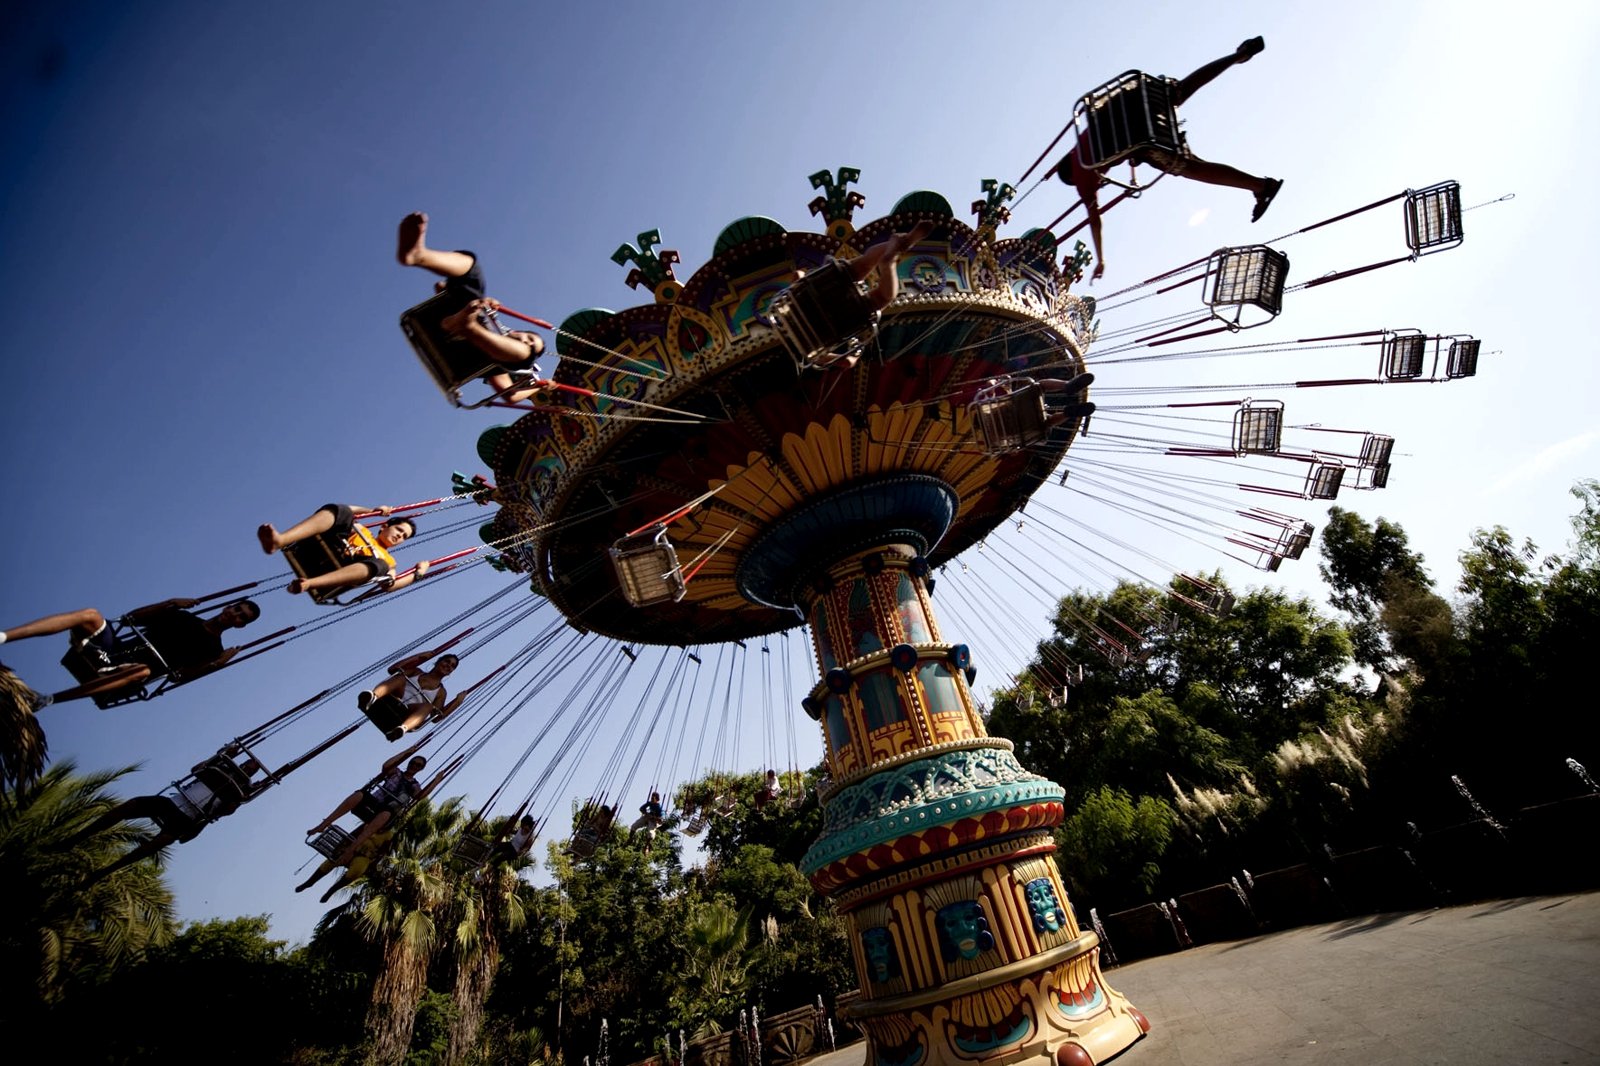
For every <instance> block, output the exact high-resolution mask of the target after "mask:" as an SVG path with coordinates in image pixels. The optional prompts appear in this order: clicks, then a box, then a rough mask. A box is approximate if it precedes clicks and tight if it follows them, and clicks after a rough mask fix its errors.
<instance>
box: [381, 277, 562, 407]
mask: <svg viewBox="0 0 1600 1066" xmlns="http://www.w3.org/2000/svg"><path fill="white" fill-rule="evenodd" d="M466 305H467V301H466V299H465V298H464V297H463V295H462V294H461V293H457V292H448V291H446V292H441V293H436V294H434V295H433V296H431V297H429V298H428V299H426V300H424V301H422V302H421V303H419V304H417V306H415V307H413V308H410V309H408V310H407V311H405V312H404V313H403V314H401V316H400V329H401V331H402V332H403V333H405V335H406V340H408V341H410V342H411V349H412V351H414V352H416V353H417V358H418V359H420V360H421V361H422V366H423V369H424V370H426V371H427V372H428V376H429V377H431V378H433V383H434V384H435V385H437V386H439V391H441V392H443V393H444V395H445V398H446V399H448V400H449V401H450V402H451V404H453V405H454V406H456V407H460V408H463V409H471V408H475V407H482V406H483V405H484V404H486V403H489V402H490V401H492V400H493V399H494V397H493V396H490V397H488V398H487V399H483V400H479V401H478V402H477V403H470V404H469V403H463V402H462V401H461V390H462V389H463V388H464V387H466V386H467V385H469V384H471V383H472V382H474V381H477V380H479V379H480V378H482V377H483V376H484V375H485V374H491V373H511V372H512V371H511V370H510V369H509V368H508V367H506V366H505V365H503V364H501V363H497V362H495V361H494V360H493V359H490V358H489V356H488V355H487V354H486V353H485V352H484V351H483V350H482V349H481V348H479V347H478V346H477V345H475V344H473V343H472V342H471V341H469V340H467V339H466V338H464V337H459V336H457V335H455V334H453V333H448V332H446V331H445V329H444V328H443V327H442V326H441V325H440V323H441V322H443V321H444V320H445V319H446V318H449V317H450V316H451V315H453V314H455V313H457V312H458V311H460V310H461V309H462V308H463V307H465V306H466ZM487 318H488V321H489V323H490V325H491V326H492V327H493V328H494V329H496V330H499V331H500V332H502V333H504V332H505V331H504V330H503V329H501V328H500V320H499V318H498V317H496V316H494V315H489V316H487ZM535 373H537V368H535Z"/></svg>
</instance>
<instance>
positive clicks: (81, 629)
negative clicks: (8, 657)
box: [0, 607, 106, 643]
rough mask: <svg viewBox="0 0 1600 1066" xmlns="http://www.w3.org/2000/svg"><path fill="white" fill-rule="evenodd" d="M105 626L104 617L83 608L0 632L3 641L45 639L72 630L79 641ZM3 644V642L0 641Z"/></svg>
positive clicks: (90, 609) (89, 608) (93, 610)
mask: <svg viewBox="0 0 1600 1066" xmlns="http://www.w3.org/2000/svg"><path fill="white" fill-rule="evenodd" d="M105 624H106V618H105V615H103V614H101V613H100V612H99V611H97V610H95V609H94V608H93V607H85V608H84V609H83V610H81V611H67V612H65V613H63V614H51V615H46V616H45V617H43V618H40V619H36V620H35V621H32V622H24V623H23V624H22V625H20V626H14V627H13V628H11V629H6V630H0V632H3V633H4V634H5V640H6V641H11V640H27V639H28V638H29V637H46V636H49V635H50V634H52V633H65V632H66V631H67V630H69V629H70V630H72V635H73V636H74V637H76V638H77V639H79V640H88V639H89V638H90V637H92V636H94V635H95V634H96V633H98V632H100V630H101V629H102V628H104V626H105ZM0 643H3V641H0Z"/></svg>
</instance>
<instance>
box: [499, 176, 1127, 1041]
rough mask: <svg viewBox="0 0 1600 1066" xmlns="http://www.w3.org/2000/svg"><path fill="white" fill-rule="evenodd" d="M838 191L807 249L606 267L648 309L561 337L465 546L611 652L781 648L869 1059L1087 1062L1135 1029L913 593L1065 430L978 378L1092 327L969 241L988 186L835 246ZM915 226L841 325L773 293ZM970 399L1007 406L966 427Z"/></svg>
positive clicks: (1050, 251)
mask: <svg viewBox="0 0 1600 1066" xmlns="http://www.w3.org/2000/svg"><path fill="white" fill-rule="evenodd" d="M855 176H856V175H855V174H854V172H852V171H849V170H841V171H840V172H839V174H838V175H837V176H836V177H835V176H833V175H829V174H828V173H826V172H822V173H819V174H817V175H813V177H812V183H813V186H814V187H816V188H819V189H823V190H824V194H823V195H821V196H818V197H817V199H816V200H815V201H813V203H812V210H813V213H816V214H821V215H822V216H823V219H824V221H825V222H826V227H825V230H824V232H821V233H797V232H788V231H786V230H785V229H784V228H783V227H782V226H780V225H779V224H778V223H776V222H774V221H772V220H770V219H765V218H744V219H740V220H738V221H736V222H734V223H733V224H732V225H730V226H729V227H728V228H727V229H726V230H724V231H723V233H722V234H721V236H720V237H719V238H718V240H717V242H716V247H715V251H714V254H713V256H712V258H711V259H710V261H709V262H707V263H706V264H705V265H704V266H703V267H701V268H700V269H699V270H698V271H696V272H695V273H694V275H693V277H691V278H689V279H688V280H687V281H683V282H679V281H678V280H677V278H676V277H675V276H674V274H673V270H672V263H673V262H676V259H677V256H676V253H673V252H659V253H657V252H654V251H653V246H654V245H655V244H656V243H657V242H658V240H659V238H658V236H657V235H656V234H655V233H653V232H652V233H648V234H642V235H641V237H640V244H641V245H642V246H643V247H642V249H635V248H633V247H632V246H624V247H623V248H622V249H619V250H618V253H617V256H616V257H614V258H616V259H617V260H618V262H619V263H626V262H629V261H631V262H633V263H634V264H636V265H635V267H634V269H633V271H632V273H630V275H629V278H628V280H629V282H630V284H633V285H638V284H640V283H643V284H645V285H647V286H648V287H649V288H651V289H652V290H653V292H654V294H655V302H654V303H651V304H646V305H644V306H639V307H634V308H630V309H628V310H624V311H620V312H611V311H606V310H600V309H589V310H583V311H579V312H577V313H576V314H574V315H572V316H570V317H569V318H568V319H567V320H566V321H565V322H564V323H562V326H561V331H560V333H559V335H558V344H557V347H558V350H559V351H560V352H561V353H562V354H563V355H564V356H567V357H569V358H563V360H562V361H561V364H560V366H559V368H558V371H557V374H556V380H557V381H558V382H560V383H563V384H566V385H570V386H574V387H575V388H574V389H572V390H571V391H568V392H566V393H565V394H564V395H565V396H567V397H570V399H571V405H570V406H569V407H565V408H562V409H559V410H550V409H546V410H540V411H535V412H532V413H529V414H527V415H525V416H524V417H522V418H521V419H520V420H519V421H517V422H516V423H514V424H512V425H510V426H502V427H496V428H494V429H492V430H490V431H489V432H487V433H485V434H484V436H483V438H482V439H481V440H480V442H479V451H480V453H481V454H482V456H483V458H484V459H485V461H486V462H488V463H489V464H490V465H491V466H492V467H493V469H494V472H495V481H496V483H497V485H498V486H499V490H498V493H497V498H498V499H499V501H500V503H501V510H500V512H499V514H498V515H497V516H496V518H495V519H494V521H493V522H491V523H490V524H489V525H488V526H486V527H485V528H484V530H483V536H484V537H485V539H486V540H491V541H494V542H496V543H498V544H505V543H507V538H516V546H515V547H511V548H503V549H502V552H503V554H504V556H505V557H506V561H507V562H508V563H509V564H510V565H512V566H514V567H516V568H519V569H522V570H524V571H525V572H527V573H529V574H530V575H531V576H532V580H533V583H534V586H535V588H536V589H537V590H538V591H539V592H541V593H542V594H544V595H545V596H547V597H548V598H549V599H550V601H551V602H552V603H554V604H555V605H556V606H558V607H559V608H560V609H561V610H562V611H563V612H564V613H565V614H566V615H567V617H568V619H569V620H570V621H571V623H572V624H573V625H575V626H578V627H581V628H583V629H585V630H591V631H595V632H599V633H604V634H608V635H611V636H614V637H616V638H618V639H620V640H625V641H629V642H644V643H655V644H688V643H714V642H718V641H729V640H739V639H744V638H748V637H756V636H760V635H763V634H767V633H773V632H777V631H781V630H785V629H789V628H792V627H795V626H799V625H802V624H807V625H809V627H810V631H811V635H812V638H813V641H814V644H815V649H816V655H817V666H818V673H819V680H818V682H817V684H816V685H815V687H814V688H813V689H812V691H811V692H810V694H809V695H807V696H806V697H805V699H804V701H803V702H804V706H805V709H806V710H807V712H808V713H809V714H810V715H811V716H812V717H813V718H815V719H817V720H818V722H819V723H820V726H821V729H822V734H823V740H824V742H825V744H826V749H827V765H828V770H829V774H830V782H829V784H828V786H827V788H826V790H825V791H824V793H823V797H822V798H823V804H824V817H825V828H824V830H823V833H822V835H821V837H820V838H819V839H818V840H817V842H816V844H815V845H814V847H813V848H812V849H811V851H810V853H809V854H808V855H807V856H806V859H805V862H804V869H805V871H806V873H807V874H808V876H810V878H811V880H812V882H813V884H815V885H816V887H817V888H818V889H819V890H820V891H822V892H824V893H826V894H828V895H829V896H831V897H832V899H833V900H834V901H835V903H836V905H837V907H838V910H839V911H840V913H841V914H842V915H844V917H845V919H846V921H847V922H848V924H849V928H850V931H851V941H852V947H853V952H854V957H855V965H856V970H857V973H858V975H859V977H860V982H861V985H860V987H861V997H860V999H859V1000H857V1001H856V1002H855V1004H854V1005H853V1006H852V1007H851V1008H850V1010H851V1014H852V1016H853V1019H854V1021H855V1022H856V1024H857V1025H859V1026H860V1027H861V1028H862V1029H863V1030H864V1031H865V1032H866V1033H867V1035H868V1039H869V1046H870V1051H869V1054H868V1061H869V1063H871V1064H875V1066H942V1064H948V1063H973V1062H988V1063H1009V1062H1013V1061H1019V1060H1022V1059H1029V1058H1035V1057H1040V1056H1046V1055H1049V1056H1054V1057H1055V1059H1056V1061H1057V1062H1059V1063H1061V1064H1063V1066H1074V1064H1078V1063H1094V1062H1102V1061H1104V1060H1105V1059H1106V1058H1108V1057H1110V1056H1111V1055H1114V1054H1116V1053H1117V1052H1119V1051H1122V1050H1123V1049H1125V1048H1126V1047H1128V1046H1129V1045H1131V1044H1132V1043H1133V1042H1134V1041H1136V1040H1138V1039H1139V1037H1140V1036H1141V1035H1142V1034H1143V1033H1144V1032H1145V1031H1147V1030H1148V1028H1149V1026H1148V1023H1147V1022H1146V1021H1145V1019H1144V1018H1143V1016H1142V1015H1140V1013H1139V1012H1138V1011H1137V1010H1135V1009H1134V1008H1133V1007H1132V1006H1130V1005H1129V1004H1128V1002H1127V1001H1126V1000H1125V999H1124V998H1123V997H1122V996H1121V995H1120V994H1118V993H1117V992H1115V991H1114V990H1112V989H1111V988H1110V987H1108V986H1107V985H1106V984H1105V981H1104V979H1103V977H1102V975H1101V971H1100V965H1099V949H1098V946H1097V945H1098V941H1097V938H1096V936H1095V933H1094V932H1093V930H1085V929H1083V928H1081V927H1080V926H1079V923H1078V920H1077V918H1076V916H1075V915H1074V913H1073V910H1072V908H1071V905H1070V903H1069V901H1068V899H1067V894H1066V890H1065V888H1064V887H1063V884H1062V880H1061V877H1060V874H1059V872H1058V870H1057V868H1056V865H1055V861H1054V858H1053V852H1054V851H1055V845H1054V842H1053V838H1052V829H1053V828H1054V827H1055V826H1056V825H1058V824H1059V823H1060V822H1061V820H1062V817H1063V810H1062V797H1063V791H1062V789H1061V788H1060V787H1059V786H1057V785H1055V784H1054V783H1052V782H1050V781H1047V780H1045V779H1044V778H1042V777H1039V776H1038V775H1035V774H1032V773H1029V772H1028V771H1027V770H1026V769H1024V768H1023V767H1022V766H1021V765H1020V764H1019V763H1018V762H1017V760H1016V758H1015V757H1014V756H1013V754H1012V750H1011V744H1010V742H1009V741H1006V740H1003V739H997V738H992V737H990V736H988V735H987V733H986V731H985V728H984V723H983V719H982V716H981V715H980V713H979V711H978V708H977V706H976V705H975V703H974V700H973V695H972V691H971V689H970V687H969V686H970V684H971V682H972V679H973V676H974V671H975V670H976V669H977V668H978V666H981V665H982V664H974V663H973V662H972V661H971V656H970V654H969V652H968V650H967V648H966V647H965V646H964V645H962V644H960V643H959V642H953V641H951V640H949V639H947V638H946V636H945V635H944V634H943V633H942V632H941V630H940V627H939V623H938V620H937V618H936V616H935V613H934V609H933V599H932V596H933V592H934V588H935V584H936V580H935V573H934V572H935V571H936V570H937V568H938V567H939V566H940V565H941V564H942V563H944V562H946V561H948V560H950V559H952V558H954V557H955V556H957V555H958V554H959V553H961V552H962V551H964V550H966V549H968V548H970V547H972V546H973V545H975V544H980V543H981V542H982V541H983V539H984V537H985V536H986V535H987V534H988V533H989V532H990V531H991V530H993V529H994V528H995V527H996V526H997V525H998V524H1000V523H1001V522H1004V521H1006V520H1007V519H1008V518H1010V517H1011V516H1012V515H1014V514H1015V513H1016V512H1017V511H1018V510H1020V509H1021V508H1022V507H1023V506H1024V505H1025V504H1026V503H1027V501H1028V498H1029V496H1030V495H1031V494H1032V493H1033V491H1034V490H1035V489H1036V488H1037V487H1038V486H1039V485H1040V484H1041V483H1042V482H1043V480H1044V479H1045V478H1047V477H1049V476H1050V475H1051V473H1052V471H1053V470H1054V469H1055V467H1056V466H1057V464H1058V463H1059V462H1060V460H1061V459H1062V457H1063V455H1064V454H1065V452H1066V450H1067V448H1068V447H1069V445H1070V444H1071V443H1072V441H1073V440H1074V438H1075V437H1076V436H1077V435H1078V434H1079V433H1080V432H1082V431H1083V429H1084V417H1085V414H1084V412H1085V410H1086V409H1089V410H1092V408H1089V407H1088V405H1087V404H1086V403H1084V402H1083V400H1084V397H1083V395H1082V394H1081V393H1080V394H1078V395H1075V396H1074V397H1071V399H1074V400H1076V401H1078V402H1077V403H1075V404H1070V405H1068V407H1067V408H1065V410H1064V411H1063V410H1057V411H1056V413H1055V414H1054V415H1053V416H1052V415H1050V414H1049V413H1047V412H1046V410H1045V409H1044V407H1043V404H1044V400H1043V399H1041V390H1039V389H1036V388H1035V389H1029V388H1018V389H999V390H996V389H995V387H994V385H995V383H996V382H1004V381H1006V380H1008V379H1009V380H1011V381H1025V380H1027V379H1030V378H1054V379H1056V380H1060V381H1070V380H1072V379H1074V378H1075V377H1077V376H1078V375H1080V374H1081V373H1082V372H1083V371H1084V361H1083V353H1084V351H1085V349H1086V348H1087V345H1088V343H1089V341H1090V340H1091V339H1092V333H1093V317H1094V306H1093V302H1092V301H1090V300H1084V299H1080V298H1078V297H1076V296H1073V295H1070V294H1069V293H1068V292H1067V291H1066V289H1067V284H1068V281H1067V279H1066V278H1064V277H1063V276H1062V275H1061V273H1060V272H1059V271H1058V270H1057V268H1056V259H1057V247H1056V240H1055V238H1054V237H1053V236H1052V235H1051V234H1050V233H1048V232H1044V231H1033V232H1030V233H1027V234H1025V235H1024V236H1022V237H1020V238H1017V239H1012V240H1004V241H997V240H995V238H994V227H995V224H996V223H997V222H998V221H999V220H1001V219H1002V218H1003V213H1004V209H1003V198H1004V196H1005V195H1006V194H1007V193H1008V192H1009V190H1007V189H1005V188H1004V187H995V186H994V183H986V186H985V188H986V192H987V193H988V194H989V195H988V196H987V197H986V199H984V200H980V201H979V202H978V203H976V204H974V210H975V211H976V212H977V214H978V216H979V217H978V219H977V226H976V228H974V227H970V226H968V225H965V224H964V223H962V222H960V221H958V220H957V219H956V218H955V217H954V212H953V211H952V210H951V207H950V205H949V203H948V202H947V201H946V200H945V199H944V198H943V197H941V196H939V195H937V194H935V193H931V192H916V193H912V194H910V195H908V196H906V197H904V198H903V199H901V201H900V202H899V203H898V204H896V205H895V206H894V209H893V210H892V211H891V212H890V213H889V214H888V215H887V216H885V217H883V218H880V219H878V220H876V221H873V222H871V223H868V224H866V225H864V226H862V227H861V228H860V229H857V228H855V226H854V225H853V222H852V217H853V212H854V210H855V208H856V207H858V206H860V205H861V203H862V202H863V201H862V198H861V197H860V195H859V194H857V193H853V192H850V191H849V190H848V189H847V188H846V186H847V185H848V184H849V182H851V181H853V180H854V178H855ZM918 223H930V224H931V226H932V229H931V232H930V233H929V234H928V236H926V237H925V238H923V239H922V240H921V241H920V242H919V243H917V244H916V245H915V246H914V247H912V248H910V249H909V250H908V251H906V252H905V253H904V254H902V255H901V256H899V257H898V262H894V263H888V261H887V260H886V263H888V266H891V267H892V268H893V269H894V270H895V271H896V272H897V280H898V286H899V295H898V296H897V297H896V298H895V299H894V300H893V302H892V303H890V304H888V305H887V306H886V307H884V308H882V309H881V313H880V314H879V315H878V316H877V317H876V318H875V319H873V320H872V321H871V322H869V323H868V324H867V326H866V327H864V328H863V327H862V325H861V323H860V322H856V321H852V322H848V323H843V324H839V323H835V322H834V321H833V320H832V319H830V318H829V317H828V315H826V314H824V313H821V312H820V311H818V310H817V309H815V308H811V309H808V308H807V307H806V306H805V301H804V300H802V299H801V298H800V293H799V291H798V288H797V289H796V290H791V289H790V286H791V285H792V284H793V283H795V282H796V279H797V278H798V277H801V276H814V274H815V272H817V271H821V270H824V269H825V268H827V267H828V265H829V262H830V260H831V259H834V258H837V259H841V260H848V259H850V258H853V257H855V256H858V255H861V254H863V253H867V252H869V251H870V250H871V249H872V248H873V247H874V246H875V245H878V244H879V243H880V242H883V241H886V240H889V239H891V238H892V237H893V235H894V234H896V233H907V232H909V231H911V230H912V229H913V228H914V227H915V226H916V225H917V224H918ZM821 310H822V311H826V310H827V309H826V308H824V309H821ZM787 314H802V315H809V316H810V317H809V319H808V321H807V323H806V325H807V328H806V329H804V330H797V329H795V328H793V325H794V323H792V322H788V321H785V320H784V318H783V316H784V315H787ZM830 325H836V326H837V329H838V331H841V332H844V333H848V334H849V336H848V338H846V337H840V338H838V339H839V340H840V342H841V343H848V344H849V347H848V349H844V348H841V349H837V350H836V349H832V348H830V347H829V346H828V342H830V341H832V340H834V338H832V337H831V336H827V335H826V334H827V330H828V328H829V327H830ZM797 337H800V338H809V340H806V341H805V342H804V343H800V342H797V340H796V338H797ZM813 342H815V343H817V344H818V349H817V350H816V351H807V350H801V349H802V348H804V347H805V345H806V344H810V343H813ZM797 343H800V348H797ZM580 360H581V362H580ZM984 390H987V391H984ZM980 391H983V393H984V396H986V397H994V396H997V395H1004V396H1006V397H1007V398H1008V399H1007V400H1006V401H1004V402H1015V403H1018V404H1021V406H1020V407H1017V408H1016V409H1015V410H1012V409H1002V408H994V407H990V408H984V407H983V405H982V404H981V403H980V404H977V405H976V409H975V404H974V400H975V398H977V397H978V396H979V393H980ZM636 401H643V402H645V403H649V404H653V405H656V406H655V407H654V408H646V407H642V406H638V405H637V403H636ZM663 408H665V409H668V411H666V412H664V411H662V410H661V409H663ZM668 412H671V413H668ZM997 427H998V428H997ZM608 550H609V551H608ZM608 554H609V556H610V558H608Z"/></svg>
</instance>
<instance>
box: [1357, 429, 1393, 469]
mask: <svg viewBox="0 0 1600 1066" xmlns="http://www.w3.org/2000/svg"><path fill="white" fill-rule="evenodd" d="M1393 452H1394V438H1393V437H1386V436H1384V435H1383V434H1382V433H1368V434H1367V439H1366V440H1364V441H1362V442H1361V465H1362V466H1367V467H1373V466H1388V465H1389V456H1390V455H1391V454H1393Z"/></svg>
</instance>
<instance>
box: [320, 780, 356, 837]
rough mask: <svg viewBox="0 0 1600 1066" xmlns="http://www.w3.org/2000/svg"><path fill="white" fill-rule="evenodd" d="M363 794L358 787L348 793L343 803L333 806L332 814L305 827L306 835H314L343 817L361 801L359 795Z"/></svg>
mask: <svg viewBox="0 0 1600 1066" xmlns="http://www.w3.org/2000/svg"><path fill="white" fill-rule="evenodd" d="M364 795H365V793H364V792H362V791H361V790H360V789H357V790H356V791H354V792H352V793H350V795H349V796H348V797H347V798H346V799H345V801H344V802H343V803H341V804H339V806H337V807H335V808H334V809H333V813H332V814H330V815H328V816H327V817H326V818H324V819H323V820H322V821H320V822H318V823H317V824H316V825H315V826H313V827H312V828H310V829H307V830H306V836H308V837H311V836H316V835H317V834H318V833H320V832H322V831H323V830H324V829H326V828H328V827H329V826H330V825H332V824H333V823H334V822H337V821H338V820H339V819H340V818H343V817H344V816H345V815H347V814H349V813H350V812H351V811H353V810H355V809H356V804H358V803H360V802H361V797H362V796H364Z"/></svg>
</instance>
